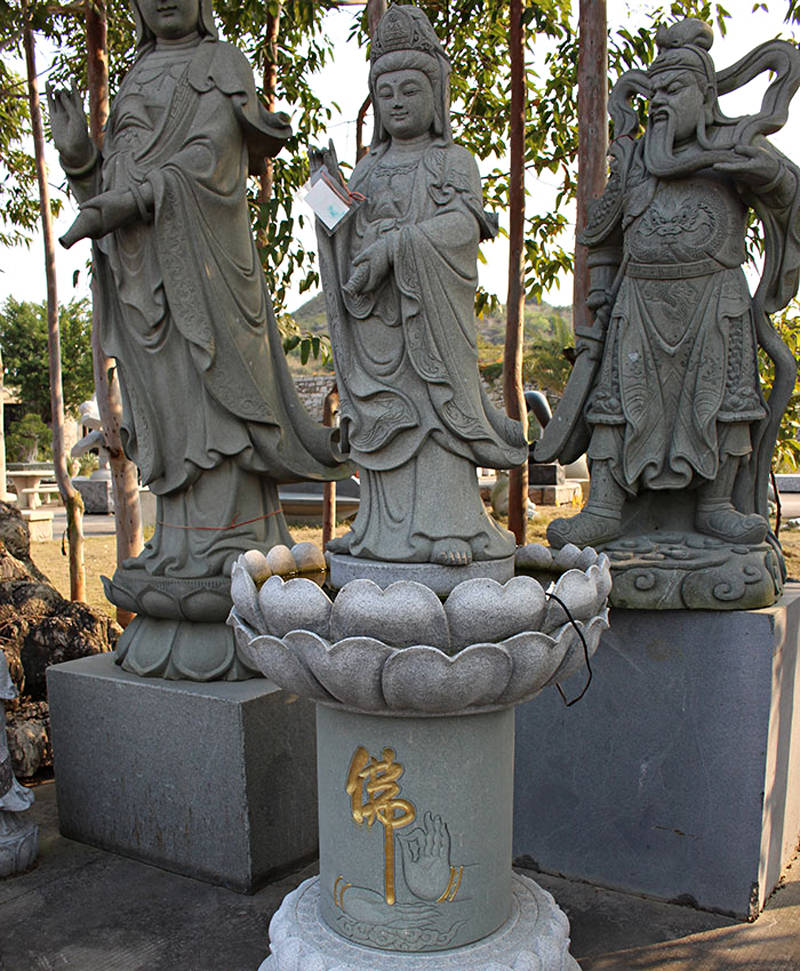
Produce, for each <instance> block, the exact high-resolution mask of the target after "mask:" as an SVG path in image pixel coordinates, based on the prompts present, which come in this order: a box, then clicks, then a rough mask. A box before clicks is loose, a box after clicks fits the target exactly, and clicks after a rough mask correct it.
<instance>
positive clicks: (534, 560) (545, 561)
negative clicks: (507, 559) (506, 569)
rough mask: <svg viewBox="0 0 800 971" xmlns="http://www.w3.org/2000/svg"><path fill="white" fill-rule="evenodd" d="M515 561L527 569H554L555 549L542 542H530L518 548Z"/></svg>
mask: <svg viewBox="0 0 800 971" xmlns="http://www.w3.org/2000/svg"><path fill="white" fill-rule="evenodd" d="M515 562H516V565H517V566H518V567H521V568H522V569H525V570H552V569H553V551H552V550H551V549H550V547H549V546H543V545H542V544H541V543H528V544H527V546H520V548H519V549H518V550H517V555H516V560H515Z"/></svg>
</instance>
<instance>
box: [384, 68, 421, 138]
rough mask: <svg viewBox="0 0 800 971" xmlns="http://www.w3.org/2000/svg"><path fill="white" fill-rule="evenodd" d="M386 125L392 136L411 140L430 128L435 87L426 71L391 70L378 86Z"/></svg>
mask: <svg viewBox="0 0 800 971" xmlns="http://www.w3.org/2000/svg"><path fill="white" fill-rule="evenodd" d="M375 94H376V96H377V98H378V110H379V111H380V115H381V121H382V122H383V127H384V128H385V129H386V131H387V132H388V133H389V135H390V136H391V138H392V139H396V140H397V141H400V142H402V141H409V140H411V139H414V138H418V137H419V136H420V135H424V134H425V132H427V131H430V127H431V125H432V124H433V118H434V107H433V88H432V87H431V82H430V81H429V80H428V77H427V75H426V74H424V73H423V72H422V71H414V70H411V69H409V70H403V71H389V72H388V73H386V74H381V75H380V77H379V78H378V80H377V83H376V85H375Z"/></svg>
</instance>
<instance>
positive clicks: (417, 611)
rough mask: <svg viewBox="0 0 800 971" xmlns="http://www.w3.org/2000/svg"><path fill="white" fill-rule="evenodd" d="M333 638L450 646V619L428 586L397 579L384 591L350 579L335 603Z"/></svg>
mask: <svg viewBox="0 0 800 971" xmlns="http://www.w3.org/2000/svg"><path fill="white" fill-rule="evenodd" d="M330 633H331V636H330V639H331V640H332V641H340V640H344V639H345V638H346V637H374V638H376V639H377V640H380V641H383V642H384V643H386V644H390V645H391V646H392V647H411V646H413V645H416V644H431V645H433V646H434V647H439V648H441V649H442V650H448V649H449V647H450V632H449V630H448V627H447V617H446V616H445V613H444V607H442V605H441V603H440V601H439V598H438V597H437V596H436V594H435V593H434V592H433V590H431V589H430V588H429V587H426V586H423V585H422V584H421V583H416V582H415V581H413V580H398V581H397V582H396V583H392V584H390V585H389V586H388V587H387V588H386V589H385V590H382V589H381V588H380V587H379V586H378V584H377V583H374V582H373V581H372V580H351V581H350V582H349V583H346V584H345V585H344V586H343V587H342V589H341V590H340V591H339V594H338V595H337V597H336V600H335V601H334V603H333V609H332V610H331V619H330Z"/></svg>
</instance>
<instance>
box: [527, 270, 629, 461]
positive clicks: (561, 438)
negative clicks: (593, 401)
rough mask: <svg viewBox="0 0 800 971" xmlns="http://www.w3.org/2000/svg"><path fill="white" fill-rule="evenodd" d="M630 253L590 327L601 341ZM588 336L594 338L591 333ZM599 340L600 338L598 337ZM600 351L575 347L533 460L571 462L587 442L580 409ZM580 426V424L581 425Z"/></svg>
mask: <svg viewBox="0 0 800 971" xmlns="http://www.w3.org/2000/svg"><path fill="white" fill-rule="evenodd" d="M629 260H630V253H626V254H625V256H624V257H623V259H622V262H621V263H620V265H619V269H618V270H617V273H616V276H615V277H614V282H613V283H612V284H611V289H610V290H609V291H608V300H607V302H606V303H605V304H604V305H603V307H601V308H600V309H599V310H598V312H597V313H596V314H595V318H594V324H593V325H592V329H594V328H595V327H597V326H598V325H599V324H600V325H601V326H602V329H603V342H604V340H605V330H606V329H607V327H608V322H609V320H610V319H611V313H612V311H613V309H614V304H615V303H616V302H617V296H618V295H619V291H620V288H621V287H622V281H623V280H624V279H625V271H626V270H627V268H628V262H629ZM603 311H606V318H605V320H604V321H601V320H600V319H599V318H600V316H601V314H602V313H603ZM592 340H597V338H595V337H592ZM598 343H600V341H598ZM601 357H602V351H601V353H599V354H590V353H589V346H588V345H586V344H585V345H584V346H583V348H582V349H581V350H580V351H579V353H578V356H577V358H576V359H575V364H574V365H573V367H572V372H571V374H570V376H569V380H568V381H567V386H566V387H565V388H564V394H563V395H562V396H561V401H559V403H558V406H557V408H556V410H555V412H554V413H553V417H552V418H551V419H550V421H549V422H548V423H547V425H546V426H545V427H544V428H543V429H542V437H541V438H540V439H539V441H538V442H536V443H535V445H534V446H533V459H534V461H535V462H553V461H555V460H556V459H560V460H561V461H562V462H564V463H565V464H568V463H570V462H574V461H575V460H576V459H577V458H578V457H579V456H580V455H581V454H582V453H583V452H585V451H586V448H587V445H588V437H589V433H588V429H586V428H585V426H584V422H583V409H584V406H585V405H586V400H587V398H588V397H589V392H590V391H591V390H592V384H593V383H594V377H595V375H596V374H597V370H598V368H599V367H600V359H601ZM582 426H583V427H582Z"/></svg>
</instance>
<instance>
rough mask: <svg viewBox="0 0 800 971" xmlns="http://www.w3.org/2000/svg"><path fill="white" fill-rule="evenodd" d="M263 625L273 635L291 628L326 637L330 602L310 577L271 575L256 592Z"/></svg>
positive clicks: (280, 633)
mask: <svg viewBox="0 0 800 971" xmlns="http://www.w3.org/2000/svg"><path fill="white" fill-rule="evenodd" d="M258 605H259V607H260V608H261V616H262V617H263V618H264V621H263V628H262V629H264V630H266V632H267V633H268V634H272V636H273V637H283V635H284V634H288V632H289V631H290V630H310V631H313V632H314V633H315V634H319V635H320V636H321V637H327V636H328V632H329V623H330V615H331V602H330V600H329V599H328V596H327V595H326V594H325V593H324V591H322V590H321V589H320V588H319V587H318V586H317V584H316V583H314V581H313V580H309V579H307V578H305V577H295V578H294V579H292V580H283V579H282V578H281V577H277V576H272V577H270V578H269V580H267V582H266V583H265V584H264V586H263V587H262V588H261V589H260V590H259V592H258Z"/></svg>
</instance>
